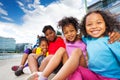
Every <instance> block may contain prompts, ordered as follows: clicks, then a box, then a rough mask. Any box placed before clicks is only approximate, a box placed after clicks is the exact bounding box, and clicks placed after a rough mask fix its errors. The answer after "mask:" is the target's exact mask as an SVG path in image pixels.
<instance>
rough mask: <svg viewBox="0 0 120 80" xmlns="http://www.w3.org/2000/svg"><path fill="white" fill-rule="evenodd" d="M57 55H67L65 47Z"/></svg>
mask: <svg viewBox="0 0 120 80" xmlns="http://www.w3.org/2000/svg"><path fill="white" fill-rule="evenodd" d="M56 53H57V55H63V54H64V53H66V49H65V48H63V47H60V48H59V49H58V50H57V51H56Z"/></svg>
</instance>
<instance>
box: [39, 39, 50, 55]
mask: <svg viewBox="0 0 120 80" xmlns="http://www.w3.org/2000/svg"><path fill="white" fill-rule="evenodd" d="M40 48H41V49H42V52H43V53H44V52H45V53H46V52H47V51H48V43H47V42H46V41H41V44H40Z"/></svg>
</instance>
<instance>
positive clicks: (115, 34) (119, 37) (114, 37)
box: [109, 32, 120, 44]
mask: <svg viewBox="0 0 120 80" xmlns="http://www.w3.org/2000/svg"><path fill="white" fill-rule="evenodd" d="M109 37H110V39H109V43H110V44H111V43H113V42H115V41H119V42H120V33H119V32H112V33H109Z"/></svg>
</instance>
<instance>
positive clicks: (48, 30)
mask: <svg viewBox="0 0 120 80" xmlns="http://www.w3.org/2000/svg"><path fill="white" fill-rule="evenodd" d="M50 32H54V31H53V30H51V29H47V30H46V32H45V34H47V33H50Z"/></svg>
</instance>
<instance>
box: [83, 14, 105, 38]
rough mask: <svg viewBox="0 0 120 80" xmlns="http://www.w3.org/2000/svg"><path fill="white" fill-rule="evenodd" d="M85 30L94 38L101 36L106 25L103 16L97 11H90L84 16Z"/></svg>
mask: <svg viewBox="0 0 120 80" xmlns="http://www.w3.org/2000/svg"><path fill="white" fill-rule="evenodd" d="M85 25H86V26H85V27H86V32H87V34H88V35H90V36H91V37H94V38H98V37H103V36H104V35H103V34H104V33H105V30H106V25H105V21H104V19H103V17H102V16H101V15H100V14H98V13H91V14H90V15H88V16H87V17H86V24H85Z"/></svg>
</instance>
